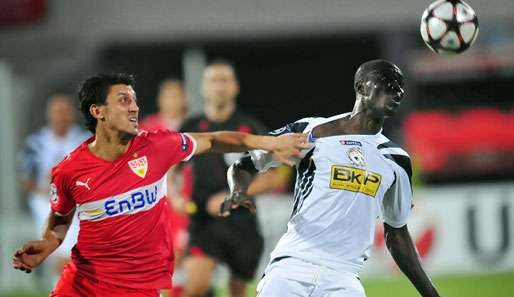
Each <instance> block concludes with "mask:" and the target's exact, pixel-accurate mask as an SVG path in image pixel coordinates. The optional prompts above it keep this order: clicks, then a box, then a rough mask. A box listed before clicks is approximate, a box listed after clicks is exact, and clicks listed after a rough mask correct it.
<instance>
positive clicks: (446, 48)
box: [420, 0, 478, 55]
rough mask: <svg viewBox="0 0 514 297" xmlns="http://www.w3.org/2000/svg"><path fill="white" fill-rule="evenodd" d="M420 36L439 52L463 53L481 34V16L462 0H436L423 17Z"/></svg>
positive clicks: (449, 53)
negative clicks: (479, 17)
mask: <svg viewBox="0 0 514 297" xmlns="http://www.w3.org/2000/svg"><path fill="white" fill-rule="evenodd" d="M420 31H421V37H422V38H423V41H425V44H426V45H427V46H428V47H429V48H430V49H431V50H432V51H434V52H435V53H438V54H446V55H451V54H460V53H462V52H463V51H465V50H467V49H468V48H469V47H470V46H471V45H472V44H473V43H474V42H475V40H476V38H477V36H478V18H477V16H476V14H475V11H474V10H473V8H471V6H469V5H468V4H467V3H465V2H464V1H461V0H437V1H434V2H433V3H432V4H430V6H429V7H428V8H427V9H425V11H424V12H423V16H422V17H421V26H420Z"/></svg>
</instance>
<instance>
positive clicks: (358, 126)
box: [349, 94, 384, 134]
mask: <svg viewBox="0 0 514 297" xmlns="http://www.w3.org/2000/svg"><path fill="white" fill-rule="evenodd" d="M362 101H363V98H362V95H360V94H357V99H356V100H355V105H354V106H353V110H352V114H351V115H350V119H349V125H350V126H353V127H354V129H355V130H356V131H359V133H358V134H376V133H378V132H379V131H380V129H382V127H383V126H384V118H383V117H379V118H377V117H373V116H372V115H370V114H369V113H368V112H367V110H366V108H365V107H364V105H363V103H362Z"/></svg>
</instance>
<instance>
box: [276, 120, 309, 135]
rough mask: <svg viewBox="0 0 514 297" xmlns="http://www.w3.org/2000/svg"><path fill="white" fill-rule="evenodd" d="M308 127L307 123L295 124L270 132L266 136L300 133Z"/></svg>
mask: <svg viewBox="0 0 514 297" xmlns="http://www.w3.org/2000/svg"><path fill="white" fill-rule="evenodd" d="M307 125H309V123H308V122H295V123H291V124H287V125H285V126H284V127H282V128H280V129H277V130H274V131H271V132H269V133H268V134H269V135H273V136H279V135H283V134H287V133H302V132H303V130H305V128H306V127H307Z"/></svg>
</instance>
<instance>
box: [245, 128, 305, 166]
mask: <svg viewBox="0 0 514 297" xmlns="http://www.w3.org/2000/svg"><path fill="white" fill-rule="evenodd" d="M310 120H311V118H305V119H301V120H298V121H296V122H294V123H290V124H287V125H285V126H284V127H282V128H279V129H276V130H273V131H271V132H269V133H268V135H271V136H280V135H284V134H288V133H302V132H304V130H305V128H307V126H308V125H309V123H310ZM250 156H251V158H252V161H253V164H254V165H255V168H256V169H257V170H259V171H261V172H262V171H266V170H268V169H270V168H273V167H279V166H280V163H279V162H277V161H276V160H275V159H273V155H272V154H271V153H270V152H268V151H265V150H252V151H250Z"/></svg>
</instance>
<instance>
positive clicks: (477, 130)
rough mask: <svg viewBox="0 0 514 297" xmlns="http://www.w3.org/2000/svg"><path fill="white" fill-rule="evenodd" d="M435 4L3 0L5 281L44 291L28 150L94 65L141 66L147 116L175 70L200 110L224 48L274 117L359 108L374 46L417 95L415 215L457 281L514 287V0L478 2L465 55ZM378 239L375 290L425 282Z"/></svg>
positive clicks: (495, 291)
mask: <svg viewBox="0 0 514 297" xmlns="http://www.w3.org/2000/svg"><path fill="white" fill-rule="evenodd" d="M429 3H430V1H421V0H417V1H409V0H387V1H370V0H361V1H341V0H339V1H335V0H323V1H308V0H280V1H277V0H259V1H240V0H218V1H202V0H189V1H177V0H174V1H165V0H156V1H148V2H144V1H135V0H127V1H102V0H90V1H66V0H55V1H49V0H26V1H16V0H2V1H0V40H1V46H0V112H1V116H0V127H1V128H0V132H1V134H0V137H1V139H2V141H1V144H0V151H1V153H0V164H2V176H1V178H0V190H1V193H2V195H1V197H0V267H1V269H0V296H45V293H44V292H45V291H44V290H41V289H40V288H38V287H37V285H36V282H35V281H34V276H32V275H31V276H29V275H25V274H22V273H20V272H16V271H14V270H12V268H11V267H10V256H11V253H12V251H14V249H15V248H16V247H18V246H19V245H20V244H21V243H23V242H24V241H26V240H28V239H31V238H33V237H34V236H36V235H35V234H33V233H32V231H31V230H32V228H31V221H30V216H29V215H28V212H27V207H26V203H25V202H24V193H22V191H21V190H20V187H19V176H18V169H17V168H18V164H17V159H16V156H17V152H18V151H19V150H20V148H21V145H22V142H23V139H24V137H25V136H26V135H27V134H28V133H29V132H31V131H34V130H35V129H36V128H37V127H39V126H41V125H42V124H43V123H44V120H45V119H44V112H42V111H43V110H44V106H45V102H46V99H47V96H48V95H49V94H50V93H53V92H56V91H67V92H75V91H76V89H77V85H78V83H79V82H80V81H81V80H82V79H84V78H85V77H87V76H88V75H90V74H94V73H97V72H106V71H124V72H130V73H134V74H135V75H136V77H137V81H138V83H137V87H136V91H137V92H138V98H139V100H140V101H141V105H142V114H143V116H144V115H147V114H150V113H152V112H154V111H155V108H156V106H155V95H156V92H157V85H158V83H159V81H160V80H162V79H163V78H166V77H170V76H173V77H181V78H183V79H184V82H185V86H186V89H187V92H188V98H189V104H190V110H191V113H192V114H194V113H198V112H201V110H202V99H201V97H200V94H199V87H198V86H199V82H200V78H201V71H202V68H203V66H204V65H205V63H206V61H208V60H209V59H210V58H213V57H224V58H226V59H229V60H231V61H232V62H234V64H235V65H236V70H237V73H238V75H239V79H240V83H241V94H240V96H239V98H238V104H239V106H240V108H241V109H242V110H244V111H246V112H249V113H252V114H254V115H255V116H257V117H258V118H260V119H261V120H262V121H263V122H264V123H265V124H266V125H267V126H268V127H270V128H274V127H279V126H281V125H282V124H284V123H287V122H290V121H293V120H296V119H299V118H301V117H304V116H311V115H321V116H328V115H332V114H335V113H340V112H344V111H349V110H351V108H352V106H353V101H354V99H353V98H354V95H353V89H352V82H353V73H354V71H355V69H356V67H357V66H358V65H359V64H361V63H362V62H363V61H366V60H369V59H373V58H378V57H381V58H386V59H390V60H392V61H394V62H395V63H397V64H398V65H400V67H401V68H402V69H403V70H404V71H405V73H406V77H407V95H406V98H405V99H406V100H405V102H404V105H403V106H402V108H401V114H400V116H399V117H397V118H396V119H395V120H392V121H389V123H388V124H387V127H386V129H385V133H386V134H387V135H388V136H390V137H391V138H392V139H393V140H395V141H396V142H399V143H402V144H404V145H405V146H406V147H407V149H408V150H409V152H410V153H411V155H412V157H413V160H414V166H415V188H414V192H415V204H416V207H415V209H414V213H413V216H412V218H411V223H410V226H411V229H412V231H413V234H414V237H415V239H416V242H417V244H418V248H419V249H420V253H421V255H422V257H423V259H424V262H425V265H426V267H427V270H428V271H429V272H430V273H431V274H432V275H433V276H434V279H435V282H436V284H437V285H438V286H439V287H440V289H441V293H442V294H443V295H444V296H476V297H483V296H484V297H485V296H514V241H513V237H514V182H513V181H512V179H513V177H514V157H513V155H514V154H513V153H514V110H513V109H512V106H513V103H512V102H513V99H514V87H513V83H514V38H513V37H514V2H513V1H510V0H495V1H485V0H473V1H471V0H470V1H468V3H469V4H470V5H471V6H472V7H473V8H474V9H475V11H476V12H477V14H478V16H479V21H480V35H479V38H478V41H477V44H475V46H474V47H473V48H472V49H471V50H469V51H468V52H467V53H465V54H464V55H460V56H457V57H438V56H436V55H435V54H433V53H431V52H430V51H429V50H428V49H427V48H425V47H424V45H423V42H422V40H421V38H420V36H419V33H418V28H419V18H420V16H421V13H422V11H423V9H424V8H425V7H426V6H428V4H429ZM270 205H273V204H270ZM283 209H284V212H286V215H287V211H288V210H287V207H283ZM260 211H261V212H266V208H265V206H264V207H261V209H260ZM264 224H265V222H264ZM380 238H381V234H380V230H379V231H378V232H377V243H376V245H375V247H374V249H373V253H374V256H373V257H372V259H371V260H370V261H369V263H367V265H366V269H365V272H364V273H363V279H364V283H365V287H366V289H367V291H368V296H370V297H373V296H415V293H414V290H413V289H412V287H411V286H410V285H409V284H408V283H407V281H406V280H405V278H404V277H399V273H398V271H397V269H396V268H394V266H393V264H392V260H391V259H390V257H389V256H388V254H387V251H385V249H384V244H383V241H382V240H381V239H380ZM220 291H223V289H221V290H220ZM25 292H26V293H27V295H23V294H24V293H25ZM40 292H43V293H40ZM220 294H223V293H220Z"/></svg>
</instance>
